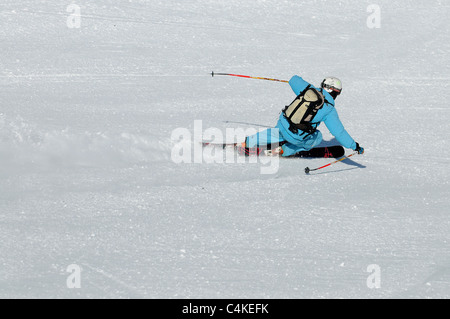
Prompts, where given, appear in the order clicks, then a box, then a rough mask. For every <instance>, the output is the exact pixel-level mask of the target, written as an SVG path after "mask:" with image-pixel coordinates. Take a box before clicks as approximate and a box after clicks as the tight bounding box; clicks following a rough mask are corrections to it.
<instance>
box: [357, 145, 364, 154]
mask: <svg viewBox="0 0 450 319" xmlns="http://www.w3.org/2000/svg"><path fill="white" fill-rule="evenodd" d="M355 151H356V152H358V154H364V148H363V147H361V146H359V144H358V143H356V148H355Z"/></svg>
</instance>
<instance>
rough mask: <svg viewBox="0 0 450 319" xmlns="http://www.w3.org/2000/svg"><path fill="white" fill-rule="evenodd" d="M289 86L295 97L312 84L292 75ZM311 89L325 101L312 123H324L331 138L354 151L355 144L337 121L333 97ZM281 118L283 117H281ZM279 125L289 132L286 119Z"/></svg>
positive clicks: (338, 120)
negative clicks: (331, 135)
mask: <svg viewBox="0 0 450 319" xmlns="http://www.w3.org/2000/svg"><path fill="white" fill-rule="evenodd" d="M289 85H290V86H291V88H292V90H293V91H294V93H295V94H296V95H299V94H300V93H301V92H302V91H303V90H305V89H306V87H307V86H308V85H311V86H313V85H312V84H310V83H308V82H306V81H305V80H303V79H302V78H301V77H299V76H297V75H294V76H293V77H292V78H291V79H290V80H289ZM313 87H314V88H315V89H316V90H318V91H319V92H321V93H322V94H323V96H324V98H325V100H326V101H325V103H324V105H323V107H322V108H321V109H320V110H319V111H318V112H317V114H316V116H315V117H314V119H313V121H314V123H321V122H324V123H325V125H326V126H327V128H328V130H329V131H330V133H331V134H333V136H334V137H335V138H336V139H337V141H338V142H339V143H340V144H341V145H342V146H344V147H346V148H351V149H355V148H356V142H355V140H354V139H353V138H352V137H351V136H350V134H348V132H347V131H346V130H345V128H344V125H343V124H342V122H341V120H340V119H339V116H338V113H337V111H336V109H335V107H334V99H333V97H332V96H331V95H330V94H329V93H328V92H327V91H325V90H323V89H322V88H316V87H315V86H313ZM281 116H282V117H284V116H283V115H281ZM280 124H281V125H282V126H283V127H284V128H285V129H286V130H289V122H288V121H287V120H286V118H284V121H280ZM318 125H319V124H318Z"/></svg>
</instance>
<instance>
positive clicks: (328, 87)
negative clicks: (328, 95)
mask: <svg viewBox="0 0 450 319" xmlns="http://www.w3.org/2000/svg"><path fill="white" fill-rule="evenodd" d="M322 87H323V88H325V89H330V90H331V91H334V92H336V93H337V94H341V92H342V90H339V89H336V88H335V87H332V86H331V85H328V84H325V83H322Z"/></svg>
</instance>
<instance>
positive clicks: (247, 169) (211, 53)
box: [0, 0, 450, 298]
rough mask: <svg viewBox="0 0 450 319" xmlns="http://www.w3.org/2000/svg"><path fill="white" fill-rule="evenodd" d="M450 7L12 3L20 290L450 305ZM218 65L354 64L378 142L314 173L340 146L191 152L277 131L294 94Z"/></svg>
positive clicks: (5, 194)
mask: <svg viewBox="0 0 450 319" xmlns="http://www.w3.org/2000/svg"><path fill="white" fill-rule="evenodd" d="M71 4H75V5H77V6H79V8H80V13H81V20H80V28H69V27H68V25H67V20H68V18H69V16H70V15H71V12H68V11H67V8H68V6H69V5H71ZM371 4H375V5H378V6H379V8H380V9H381V11H380V18H381V25H380V28H369V27H368V25H367V19H368V17H369V16H370V15H371V12H368V11H367V8H368V6H369V5H371ZM449 16H450V3H448V1H437V0H433V1H426V2H424V1H418V0H414V1H395V2H393V1H387V0H380V1H375V0H374V1H350V0H342V1H318V0H317V1H313V0H308V1H293V0H289V1H287V0H276V1H275V0H257V1H256V0H255V1H238V0H184V1H173V0H165V1H157V0H151V1H144V0H129V1H117V0H114V1H113V0H96V1H87V0H75V1H55V0H52V1H24V0H14V1H12V0H3V1H2V3H1V4H0V47H1V50H0V242H1V245H0V297H1V298H448V297H450V242H449V241H450V220H449V208H450V200H449V195H450V185H449V177H450V170H449V164H450V148H449V146H448V141H449V138H450V133H449V132H450V131H449V128H450V126H449V121H450V106H449V103H450V85H449V83H450V23H449V21H448V18H449ZM211 71H216V72H229V73H238V74H247V75H251V76H263V77H273V78H279V79H284V80H289V79H290V77H291V76H293V75H295V74H297V75H300V76H302V77H303V78H305V79H306V80H308V81H310V82H312V83H314V84H316V85H318V84H320V82H321V80H322V79H323V78H324V77H325V76H328V75H333V76H337V77H339V78H341V80H342V81H343V86H344V88H343V92H342V95H341V96H340V97H339V98H338V99H337V101H336V108H337V110H338V113H339V115H340V118H341V120H342V122H343V123H344V125H345V127H346V129H347V130H348V132H349V133H350V134H351V135H352V136H353V137H354V138H355V140H356V141H357V142H359V143H360V144H361V145H362V146H363V147H365V150H366V153H365V154H364V155H362V156H354V157H352V160H346V161H344V162H341V163H337V164H335V165H332V166H330V167H327V168H325V169H323V170H320V171H317V172H315V173H311V175H309V176H308V175H305V173H304V168H305V167H306V166H309V167H311V168H313V167H318V166H321V165H324V164H326V163H328V162H330V160H329V159H313V160H312V159H294V160H290V159H286V160H283V159H281V160H280V163H279V169H278V171H277V173H276V174H269V175H262V174H261V173H260V168H261V167H260V166H261V164H258V163H256V164H252V163H245V164H242V163H241V164H239V163H228V164H221V163H214V164H207V163H202V164H195V163H192V164H186V163H181V164H176V163H174V162H173V161H172V159H171V149H172V147H173V144H172V142H171V134H172V132H173V131H174V129H176V128H179V127H181V128H187V129H189V130H191V129H192V127H193V124H194V121H195V120H202V123H203V128H204V129H206V128H208V127H216V128H219V129H221V130H223V131H224V132H225V129H226V128H244V129H245V128H249V127H255V128H257V129H259V128H260V127H259V126H257V125H253V126H252V125H247V124H242V123H252V124H258V125H266V126H273V125H275V124H276V121H277V117H278V114H279V112H280V110H281V109H282V107H284V106H285V105H286V104H288V103H290V102H291V101H292V100H293V98H294V94H293V92H292V91H291V89H290V87H289V85H287V84H285V83H278V82H270V81H262V80H253V79H241V78H236V77H226V76H222V77H219V76H217V77H214V78H212V77H211V76H210V75H209V73H210V72H211ZM236 122H242V123H240V124H239V123H236ZM320 128H321V131H322V132H323V133H324V137H325V140H327V141H330V140H332V136H331V135H330V134H329V133H328V131H327V129H326V127H325V126H324V125H322V126H321V127H320ZM350 152H351V150H347V154H349V153H350ZM72 264H75V265H78V266H79V267H80V268H81V275H80V279H81V287H80V288H74V289H70V288H68V285H67V280H68V277H69V276H70V275H71V273H70V272H67V270H68V267H69V265H72ZM370 265H378V266H379V270H380V272H379V273H378V275H379V278H380V280H381V281H380V286H379V288H374V289H371V288H370V287H369V286H370V285H368V281H370V276H371V275H372V274H371V272H370V268H369V272H368V267H369V266H370Z"/></svg>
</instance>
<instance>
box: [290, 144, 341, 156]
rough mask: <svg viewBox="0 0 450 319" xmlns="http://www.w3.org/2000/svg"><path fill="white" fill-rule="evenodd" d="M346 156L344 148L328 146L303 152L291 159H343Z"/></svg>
mask: <svg viewBox="0 0 450 319" xmlns="http://www.w3.org/2000/svg"><path fill="white" fill-rule="evenodd" d="M344 154H345V149H344V147H342V146H340V145H335V146H326V147H316V148H313V149H311V150H309V151H303V152H299V153H297V154H295V155H293V156H291V157H307V158H317V157H323V158H331V157H334V158H338V157H342V156H344Z"/></svg>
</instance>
